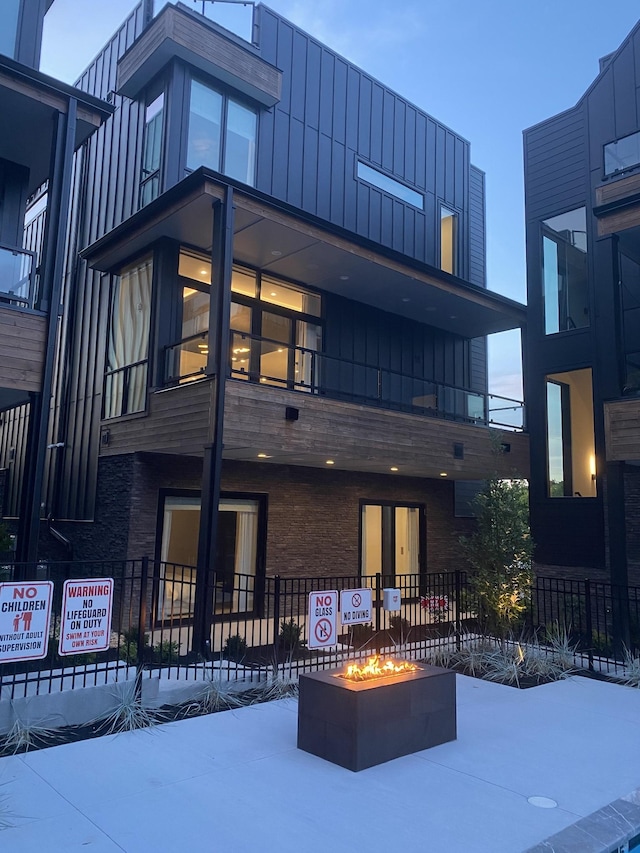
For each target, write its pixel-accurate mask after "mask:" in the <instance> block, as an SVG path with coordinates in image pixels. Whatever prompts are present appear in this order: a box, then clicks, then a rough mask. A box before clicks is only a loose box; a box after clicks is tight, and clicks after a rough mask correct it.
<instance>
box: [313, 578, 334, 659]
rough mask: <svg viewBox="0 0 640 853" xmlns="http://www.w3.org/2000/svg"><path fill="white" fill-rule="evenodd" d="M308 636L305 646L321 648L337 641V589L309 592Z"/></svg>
mask: <svg viewBox="0 0 640 853" xmlns="http://www.w3.org/2000/svg"><path fill="white" fill-rule="evenodd" d="M307 624H308V625H309V637H308V640H307V647H308V648H310V649H323V648H325V647H326V646H335V644H336V643H337V642H338V591H337V590H335V589H331V590H324V591H323V592H310V593H309V620H308V623H307Z"/></svg>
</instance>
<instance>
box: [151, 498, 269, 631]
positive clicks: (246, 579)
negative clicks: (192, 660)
mask: <svg viewBox="0 0 640 853" xmlns="http://www.w3.org/2000/svg"><path fill="white" fill-rule="evenodd" d="M261 503H262V502H261V500H260V499H259V498H256V499H253V498H245V497H241V498H240V497H239V498H232V497H224V498H221V499H220V504H219V510H218V537H217V555H216V566H215V583H216V593H215V601H216V610H218V611H220V612H233V613H244V612H247V611H251V610H253V608H254V605H255V603H256V601H255V597H256V577H257V575H258V570H257V566H258V562H259V559H258V558H259V545H260V543H259V532H260V511H261ZM199 529H200V497H199V496H179V495H175V496H174V495H167V496H166V497H165V498H164V505H163V511H162V534H161V547H160V560H161V572H160V579H159V592H158V618H159V619H160V620H170V619H177V618H179V617H190V616H193V610H194V599H195V589H196V569H195V565H196V563H197V557H198V534H199Z"/></svg>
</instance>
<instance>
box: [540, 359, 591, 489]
mask: <svg viewBox="0 0 640 853" xmlns="http://www.w3.org/2000/svg"><path fill="white" fill-rule="evenodd" d="M546 386H547V387H546V391H547V395H546V396H547V477H548V495H549V497H550V498H557V497H568V498H571V497H576V498H594V497H596V457H595V438H594V428H593V390H592V379H591V369H590V368H583V369H582V370H570V371H567V372H564V373H550V374H549V375H548V376H547V377H546Z"/></svg>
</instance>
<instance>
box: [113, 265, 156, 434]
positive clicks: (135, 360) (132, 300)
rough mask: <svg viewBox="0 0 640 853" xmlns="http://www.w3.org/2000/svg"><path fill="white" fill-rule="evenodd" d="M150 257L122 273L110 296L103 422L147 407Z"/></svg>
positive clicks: (151, 266) (151, 270)
mask: <svg viewBox="0 0 640 853" xmlns="http://www.w3.org/2000/svg"><path fill="white" fill-rule="evenodd" d="M152 273H153V263H152V259H151V257H150V256H149V257H146V258H143V259H142V260H139V261H136V262H135V263H134V264H131V265H130V266H128V267H125V269H124V270H122V273H121V274H120V276H118V278H117V279H116V280H115V283H114V286H113V289H112V292H111V310H110V318H109V335H108V340H107V363H106V371H105V385H104V413H103V417H104V418H117V417H120V415H126V414H130V413H132V412H142V411H144V409H145V406H146V393H147V357H148V352H149V321H150V316H151V280H152Z"/></svg>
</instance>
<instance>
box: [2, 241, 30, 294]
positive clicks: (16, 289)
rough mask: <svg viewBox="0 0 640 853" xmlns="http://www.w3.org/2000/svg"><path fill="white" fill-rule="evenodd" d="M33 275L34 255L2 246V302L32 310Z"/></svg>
mask: <svg viewBox="0 0 640 853" xmlns="http://www.w3.org/2000/svg"><path fill="white" fill-rule="evenodd" d="M33 273H34V256H33V254H32V253H30V252H24V251H22V250H21V249H18V248H12V247H9V246H0V301H2V302H9V303H10V304H14V305H19V306H23V307H25V308H32V307H33V297H34V293H33Z"/></svg>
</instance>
